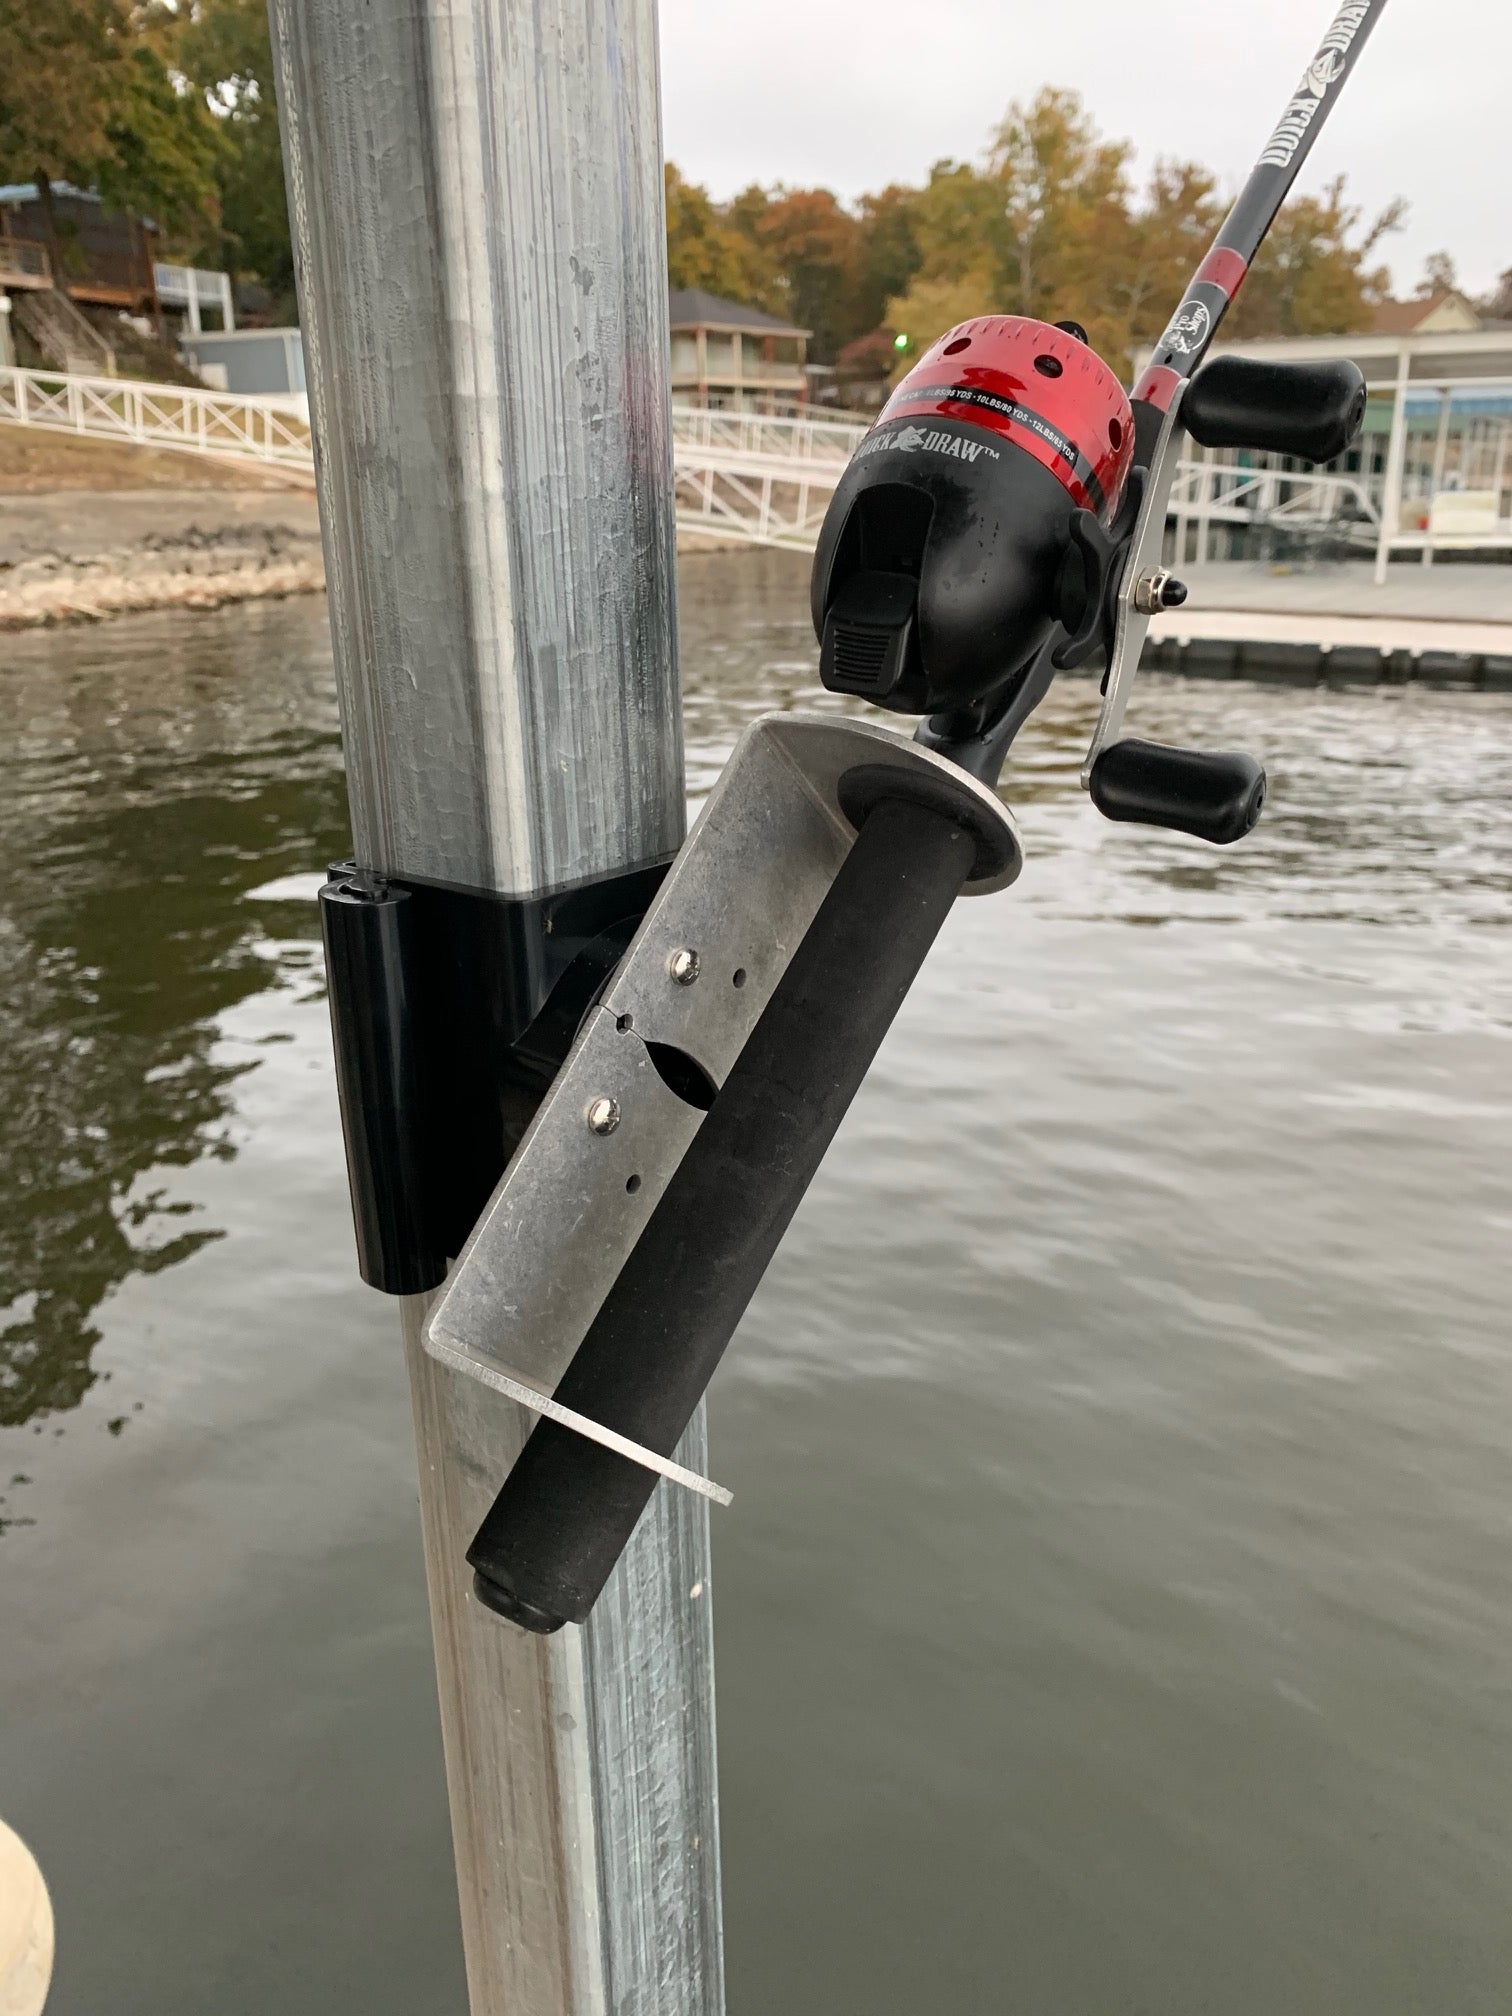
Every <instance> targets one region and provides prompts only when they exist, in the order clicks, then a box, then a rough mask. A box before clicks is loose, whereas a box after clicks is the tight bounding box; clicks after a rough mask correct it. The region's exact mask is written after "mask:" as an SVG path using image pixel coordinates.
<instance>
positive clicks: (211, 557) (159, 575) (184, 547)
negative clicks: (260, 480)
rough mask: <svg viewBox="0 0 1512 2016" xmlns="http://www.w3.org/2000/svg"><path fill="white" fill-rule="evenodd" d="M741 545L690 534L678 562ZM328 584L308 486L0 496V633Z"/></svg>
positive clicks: (316, 589) (680, 545) (311, 591)
mask: <svg viewBox="0 0 1512 2016" xmlns="http://www.w3.org/2000/svg"><path fill="white" fill-rule="evenodd" d="M738 544H739V542H733V541H728V540H719V539H716V538H710V537H709V536H708V535H707V534H704V533H689V534H682V535H680V536H679V538H678V542H677V550H678V553H679V555H680V556H687V555H691V554H694V553H705V552H721V551H728V550H734V549H735V547H736V546H737V545H738ZM324 588H325V557H324V554H323V552H322V549H321V543H320V521H319V514H318V512H317V509H316V504H315V498H314V496H313V494H312V493H311V492H310V491H309V490H307V489H303V490H283V491H279V490H274V489H260V490H252V489H242V488H226V489H219V490H213V489H202V490H193V489H184V490H180V491H170V490H164V489H158V490H134V491H85V490H81V489H57V490H51V491H44V490H38V489H26V490H0V633H10V634H15V633H17V632H20V631H27V630H43V629H52V628H57V627H61V626H63V625H67V624H81V623H100V622H106V621H108V620H109V619H110V618H111V617H112V616H124V615H132V614H135V613H137V612H139V611H143V610H149V609H175V608H180V609H217V608H221V607H223V606H225V605H227V604H229V603H236V602H252V601H263V600H270V599H275V598H280V597H283V596H288V595H315V594H319V593H320V592H321V591H322V590H323V589H324Z"/></svg>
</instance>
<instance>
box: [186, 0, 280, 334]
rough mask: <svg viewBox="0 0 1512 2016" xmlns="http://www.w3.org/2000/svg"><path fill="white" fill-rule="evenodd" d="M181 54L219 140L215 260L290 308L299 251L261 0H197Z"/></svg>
mask: <svg viewBox="0 0 1512 2016" xmlns="http://www.w3.org/2000/svg"><path fill="white" fill-rule="evenodd" d="M178 57H179V61H180V63H181V64H182V67H183V70H184V73H185V74H186V75H187V76H188V77H189V78H191V79H192V80H193V82H194V84H195V85H196V86H197V87H198V89H199V91H200V93H201V95H202V99H203V102H204V104H205V105H206V107H207V108H208V110H209V112H210V113H211V115H212V117H213V118H214V121H215V124H216V127H217V129H218V131H219V135H220V148H219V153H218V158H217V168H216V181H217V188H218V193H219V211H220V235H219V243H218V245H217V248H216V255H215V256H216V258H217V261H218V262H219V263H223V264H225V265H226V266H228V267H229V268H230V269H231V270H232V271H234V272H237V273H241V274H244V275H249V276H251V277H254V278H256V279H258V280H261V281H262V282H263V283H264V284H265V285H266V286H267V287H268V288H269V289H270V290H271V291H272V292H273V294H274V295H275V296H278V297H279V298H280V300H281V302H282V303H283V305H284V307H285V308H286V309H287V310H289V311H292V308H293V296H294V253H293V248H292V245H291V242H290V236H289V209H288V202H287V199H286V197H285V193H284V176H283V154H282V150H281V145H280V139H279V127H278V99H277V96H276V94H275V91H274V84H273V50H272V45H271V42H270V40H269V35H268V10H267V7H266V6H265V5H264V4H263V0H196V4H195V5H194V6H193V7H192V8H191V9H189V11H188V13H187V16H186V18H185V19H184V22H183V26H182V28H181V30H180V33H179V38H178Z"/></svg>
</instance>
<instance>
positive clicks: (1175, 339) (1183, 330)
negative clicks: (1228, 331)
mask: <svg viewBox="0 0 1512 2016" xmlns="http://www.w3.org/2000/svg"><path fill="white" fill-rule="evenodd" d="M1212 333H1213V317H1212V313H1211V311H1210V310H1209V308H1208V305H1207V303H1206V302H1205V301H1183V302H1182V304H1181V306H1180V307H1179V308H1178V309H1177V310H1176V313H1175V314H1174V315H1173V316H1172V317H1171V319H1170V322H1169V323H1168V324H1167V325H1166V332H1165V334H1164V335H1163V336H1162V337H1161V339H1160V344H1159V348H1160V349H1162V350H1174V351H1175V353H1176V355H1177V356H1178V357H1191V356H1194V355H1195V354H1196V352H1197V351H1199V350H1200V349H1201V348H1202V346H1203V344H1204V343H1206V341H1207V340H1208V337H1209V336H1210V335H1211V334H1212Z"/></svg>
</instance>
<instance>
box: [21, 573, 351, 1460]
mask: <svg viewBox="0 0 1512 2016" xmlns="http://www.w3.org/2000/svg"><path fill="white" fill-rule="evenodd" d="M309 613H310V614H311V615H316V616H321V615H323V612H320V611H318V610H311V611H310V612H309ZM269 615H270V612H269V611H266V610H264V611H258V612H255V614H254V616H253V618H252V620H250V621H249V620H246V618H245V617H244V616H243V615H242V613H241V612H237V615H236V617H235V618H234V619H233V618H232V616H231V612H227V613H226V615H225V616H224V617H217V618H214V619H203V618H202V619H199V620H198V621H197V622H193V623H189V624H185V623H184V622H183V621H182V619H180V620H179V621H178V622H177V623H173V622H168V621H165V620H161V619H155V620H148V621H139V622H130V623H122V624H118V625H112V626H110V627H109V628H108V629H106V630H101V631H96V632H83V633H80V632H70V633H66V634H65V635H60V636H54V637H50V638H46V639H35V638H29V639H25V640H22V641H21V642H20V644H19V645H17V646H16V647H15V656H14V662H13V664H12V665H11V666H10V668H9V669H8V674H7V677H6V679H5V682H4V684H3V686H0V739H3V741H4V742H5V743H6V745H7V746H9V747H10V748H11V749H12V750H13V751H15V752H16V754H15V756H13V759H12V764H11V767H10V772H9V776H8V780H7V789H6V793H5V796H4V798H3V800H0V850H3V856H4V858H5V859H6V861H7V862H8V863H9V864H10V873H9V875H8V877H7V880H6V886H5V891H4V898H3V912H0V1024H3V1041H0V1427H4V1426H16V1425H19V1424H21V1423H23V1422H27V1421H31V1420H34V1419H37V1418H39V1417H41V1416H44V1415H46V1414H50V1413H54V1412H58V1411H61V1410H65V1409H68V1408H72V1407H74V1406H76V1405H77V1404H78V1402H79V1401H80V1399H81V1398H82V1397H83V1395H84V1394H85V1393H86V1392H87V1391H88V1390H89V1387H90V1386H91V1384H92V1383H93V1378H94V1374H93V1372H92V1369H91V1363H90V1360H91V1354H92V1352H93V1350H94V1348H95V1346H96V1345H97V1344H98V1342H99V1339H100V1326H99V1322H98V1320H97V1315H98V1311H99V1309H100V1305H101V1304H102V1303H103V1301H104V1300H105V1298H106V1297H107V1296H108V1295H109V1294H110V1293H111V1292H112V1291H113V1290H114V1289H116V1288H118V1287H119V1286H120V1285H121V1284H122V1283H123V1282H124V1281H125V1280H126V1279H127V1278H128V1277H129V1276H131V1275H133V1274H152V1273H156V1272H159V1271H161V1270H162V1269H163V1268H165V1267H171V1266H174V1265H176V1264H177V1263H179V1262H180V1261H183V1260H185V1259H187V1258H188V1257H189V1256H190V1255H192V1254H193V1253H195V1252H197V1251H198V1250H199V1249H200V1248H201V1247H202V1246H203V1245H204V1244H205V1243H206V1242H207V1241H208V1240H211V1239H214V1238H216V1237H217V1236H219V1232H220V1229H221V1228H219V1227H217V1226H215V1225H211V1224H206V1223H204V1222H201V1220H200V1217H199V1214H198V1212H197V1210H196V1207H195V1206H194V1205H193V1204H192V1203H191V1202H189V1201H188V1200H186V1199H183V1198H181V1197H178V1196H176V1195H175V1188H174V1180H173V1172H174V1171H175V1170H176V1169H179V1168H182V1167H184V1166H185V1165H187V1164H189V1163H191V1162H193V1161H195V1160H197V1159H198V1158H200V1157H202V1156H211V1157H219V1158H224V1157H229V1156H231V1155H233V1154H234V1153H235V1152H236V1150H235V1134H234V1124H233V1113H234V1100H235V1083H236V1080H237V1078H238V1077H239V1076H240V1075H241V1074H242V1073H243V1072H245V1071H247V1070H249V1069H252V1068H255V1067H254V1065H253V1063H251V1062H250V1061H246V1060H240V1061H227V1060H226V1059H224V1058H219V1057H217V1056H215V1055H214V1054H213V1052H214V1049H215V1040H216V1025H217V1019H218V1018H219V1017H220V1016H222V1015H223V1014H224V1013H225V1012H226V1011H227V1010H228V1009H229V1008H231V1007H233V1006H234V1005H235V1004H236V1003H238V1002H240V1001H242V1000H245V999H246V998H247V997H248V996H250V995H253V994H256V993H259V992H260V991H262V990H263V989H264V988H266V987H268V986H269V985H270V984H272V983H273V982H274V980H275V979H277V978H279V977H281V975H282V974H284V973H286V972H287V970H288V968H289V965H290V963H291V961H297V960H298V959H299V958H301V957H308V955H309V953H310V952H313V949H314V939H315V935H316V930H315V920H314V916H313V913H312V910H311V907H310V905H309V904H308V903H305V904H294V905H280V906H277V909H276V911H275V912H274V913H273V914H269V913H268V912H266V911H263V912H259V911H258V910H256V909H253V908H249V906H248V905H247V904H245V903H243V902H242V901H241V900H240V899H241V898H242V897H243V896H244V895H245V894H246V893H247V892H248V891H249V890H252V889H254V888H256V887H257V886H258V885H259V884H262V883H266V882H267V881H268V880H269V879H270V878H272V877H273V876H275V875H277V874H280V873H282V872H285V871H288V870H295V869H299V870H303V869H308V868H309V867H310V865H311V863H312V861H315V862H318V861H321V860H323V859H326V858H329V857H331V856H334V855H337V854H339V853H341V852H342V851H344V849H345V846H346V844H347V840H346V823H345V800H344V793H343V787H342V782H341V777H340V771H339V750H338V747H337V743H336V740H335V736H334V732H333V723H332V720H331V709H330V701H329V696H328V693H327V691H326V680H327V677H328V672H327V663H326V658H325V653H324V650H323V648H322V639H321V636H320V631H319V629H318V628H317V627H316V626H315V625H314V624H309V623H306V624H305V625H301V624H300V623H299V622H298V620H297V619H296V621H295V623H294V625H293V626H292V630H293V634H292V636H291V635H290V631H291V625H290V623H289V621H288V619H287V616H286V615H285V614H284V612H279V616H280V618H281V619H282V620H280V621H277V622H276V624H275V628H276V633H277V636H278V639H279V655H278V656H277V657H270V656H269V655H268V653H267V651H266V649H265V645H266V642H267V637H268V617H269ZM291 647H292V648H291ZM269 928H273V929H276V930H278V931H279V933H280V935H281V937H282V938H284V939H288V940H292V941H294V944H293V946H292V947H285V946H282V945H280V946H278V947H276V948H275V947H273V946H270V944H269V941H268V939H267V937H266V932H267V931H268V929H269ZM301 941H303V944H304V947H305V950H304V951H303V952H301V951H300V950H299V949H297V948H298V947H299V946H300V943H301Z"/></svg>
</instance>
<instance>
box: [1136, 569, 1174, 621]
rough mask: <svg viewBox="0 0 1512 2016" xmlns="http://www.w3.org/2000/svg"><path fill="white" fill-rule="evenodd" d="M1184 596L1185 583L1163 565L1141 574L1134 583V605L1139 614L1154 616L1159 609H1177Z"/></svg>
mask: <svg viewBox="0 0 1512 2016" xmlns="http://www.w3.org/2000/svg"><path fill="white" fill-rule="evenodd" d="M1186 598H1187V591H1186V583H1185V582H1184V581H1178V580H1177V579H1176V577H1175V575H1174V574H1172V573H1171V572H1170V570H1169V569H1168V568H1165V567H1157V568H1155V569H1154V570H1153V571H1152V572H1151V573H1149V574H1141V575H1140V577H1139V579H1138V580H1137V581H1136V582H1135V583H1134V607H1135V608H1136V609H1137V610H1138V611H1139V613H1140V615H1141V616H1154V615H1155V614H1156V613H1157V612H1158V611H1159V610H1161V609H1179V608H1180V607H1181V605H1182V603H1183V602H1185V600H1186Z"/></svg>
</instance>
